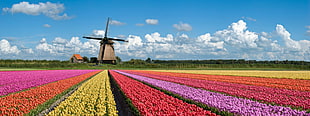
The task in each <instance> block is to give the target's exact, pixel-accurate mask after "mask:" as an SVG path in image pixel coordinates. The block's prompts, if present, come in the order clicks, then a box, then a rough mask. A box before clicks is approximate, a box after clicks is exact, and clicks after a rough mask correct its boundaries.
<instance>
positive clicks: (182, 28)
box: [173, 22, 193, 31]
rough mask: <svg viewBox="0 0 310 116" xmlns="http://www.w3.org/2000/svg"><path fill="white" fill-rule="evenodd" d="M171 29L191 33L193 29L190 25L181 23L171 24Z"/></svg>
mask: <svg viewBox="0 0 310 116" xmlns="http://www.w3.org/2000/svg"><path fill="white" fill-rule="evenodd" d="M173 27H174V28H176V29H177V30H178V31H191V30H192V29H193V28H192V26H191V25H189V24H187V23H182V22H180V23H179V24H173Z"/></svg>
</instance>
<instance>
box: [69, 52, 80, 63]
mask: <svg viewBox="0 0 310 116" xmlns="http://www.w3.org/2000/svg"><path fill="white" fill-rule="evenodd" d="M70 62H71V63H83V58H82V57H81V55H80V54H73V55H72V56H71V58H70Z"/></svg>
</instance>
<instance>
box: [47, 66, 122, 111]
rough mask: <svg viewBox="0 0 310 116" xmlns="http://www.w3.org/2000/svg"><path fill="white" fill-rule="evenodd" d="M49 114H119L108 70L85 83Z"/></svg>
mask: <svg viewBox="0 0 310 116" xmlns="http://www.w3.org/2000/svg"><path fill="white" fill-rule="evenodd" d="M48 115H51V116H55V115H100V116H101V115H109V116H115V115H117V110H116V103H115V101H114V97H113V94H112V91H111V86H110V80H109V77H108V72H107V70H105V71H102V72H100V73H99V74H97V75H96V76H94V77H93V78H91V79H90V80H88V81H87V82H85V83H83V84H82V85H81V86H80V87H79V88H78V90H76V91H75V92H74V93H73V94H72V95H70V96H69V97H68V98H67V99H66V100H65V101H63V102H61V103H60V104H59V105H58V106H57V107H56V108H55V110H53V111H52V112H50V113H49V114H48Z"/></svg>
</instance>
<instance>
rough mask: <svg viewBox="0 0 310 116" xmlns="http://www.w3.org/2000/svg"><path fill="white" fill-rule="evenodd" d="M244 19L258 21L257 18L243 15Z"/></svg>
mask: <svg viewBox="0 0 310 116" xmlns="http://www.w3.org/2000/svg"><path fill="white" fill-rule="evenodd" d="M241 18H242V19H244V20H249V21H256V19H254V18H252V17H244V16H243V17H241Z"/></svg>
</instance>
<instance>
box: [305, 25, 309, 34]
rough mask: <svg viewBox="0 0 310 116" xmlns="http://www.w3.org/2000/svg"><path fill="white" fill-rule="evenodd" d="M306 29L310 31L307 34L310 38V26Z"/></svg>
mask: <svg viewBox="0 0 310 116" xmlns="http://www.w3.org/2000/svg"><path fill="white" fill-rule="evenodd" d="M306 28H307V29H308V30H307V31H306V34H307V35H308V36H310V25H309V26H306Z"/></svg>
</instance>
